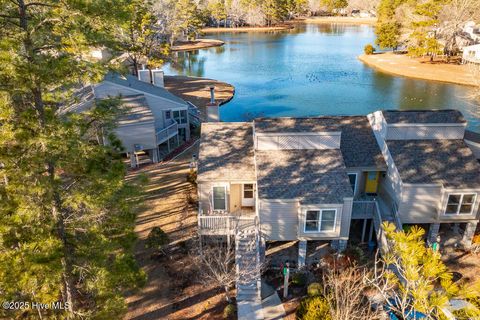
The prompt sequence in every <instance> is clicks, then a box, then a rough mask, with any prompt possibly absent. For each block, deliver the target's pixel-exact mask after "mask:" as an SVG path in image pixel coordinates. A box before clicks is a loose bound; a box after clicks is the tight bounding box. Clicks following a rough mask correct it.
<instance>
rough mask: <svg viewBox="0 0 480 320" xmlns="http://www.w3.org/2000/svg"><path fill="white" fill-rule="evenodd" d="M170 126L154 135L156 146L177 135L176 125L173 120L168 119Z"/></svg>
mask: <svg viewBox="0 0 480 320" xmlns="http://www.w3.org/2000/svg"><path fill="white" fill-rule="evenodd" d="M169 121H170V124H168V125H167V126H166V127H165V128H162V129H160V130H158V131H156V133H155V137H156V138H157V144H160V143H162V142H164V141H165V140H166V139H168V138H171V137H172V136H174V135H176V134H178V123H177V121H175V120H174V119H169Z"/></svg>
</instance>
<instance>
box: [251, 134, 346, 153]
mask: <svg viewBox="0 0 480 320" xmlns="http://www.w3.org/2000/svg"><path fill="white" fill-rule="evenodd" d="M340 137H341V135H340V133H337V132H331V133H321V134H320V133H319V134H309V135H302V134H297V133H296V134H279V135H262V134H256V148H257V149H258V150H295V149H339V148H340Z"/></svg>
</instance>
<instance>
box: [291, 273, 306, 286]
mask: <svg viewBox="0 0 480 320" xmlns="http://www.w3.org/2000/svg"><path fill="white" fill-rule="evenodd" d="M306 283H307V274H306V273H304V272H297V273H295V274H294V275H293V276H292V284H293V285H295V286H299V287H303V286H305V284H306Z"/></svg>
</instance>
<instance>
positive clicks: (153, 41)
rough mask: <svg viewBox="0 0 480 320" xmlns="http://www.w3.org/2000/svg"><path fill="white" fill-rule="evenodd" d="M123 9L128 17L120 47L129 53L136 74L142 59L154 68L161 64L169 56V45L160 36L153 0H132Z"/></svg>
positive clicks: (123, 28) (124, 24) (121, 36)
mask: <svg viewBox="0 0 480 320" xmlns="http://www.w3.org/2000/svg"><path fill="white" fill-rule="evenodd" d="M122 9H124V10H125V13H124V15H125V16H126V19H125V21H124V23H123V24H122V28H121V29H120V30H121V34H120V39H119V41H118V44H119V48H118V49H119V50H120V51H122V52H125V53H127V54H128V58H129V60H130V63H131V67H132V69H133V71H134V74H135V75H136V74H137V70H138V69H139V67H140V61H145V63H146V65H147V66H148V67H152V68H155V67H159V66H161V65H162V64H163V63H164V61H165V59H166V58H167V57H168V54H169V46H168V45H167V43H166V41H165V40H166V39H162V38H161V36H160V32H159V30H158V27H157V26H156V24H157V20H158V19H157V17H156V16H155V15H154V13H153V12H154V10H153V5H152V3H151V1H148V0H131V1H130V2H129V3H128V5H125V7H124V8H122Z"/></svg>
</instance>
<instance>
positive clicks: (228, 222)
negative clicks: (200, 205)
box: [198, 209, 256, 235]
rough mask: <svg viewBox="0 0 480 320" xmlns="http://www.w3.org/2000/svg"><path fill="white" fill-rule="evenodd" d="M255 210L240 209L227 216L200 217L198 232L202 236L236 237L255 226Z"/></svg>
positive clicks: (211, 215) (203, 215)
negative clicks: (237, 232) (239, 232)
mask: <svg viewBox="0 0 480 320" xmlns="http://www.w3.org/2000/svg"><path fill="white" fill-rule="evenodd" d="M255 217H256V215H255V210H253V209H239V210H236V211H235V212H231V213H227V214H203V212H200V214H199V215H198V232H199V233H200V234H201V235H234V234H235V233H236V230H240V229H243V228H246V227H249V226H254V224H255Z"/></svg>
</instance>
